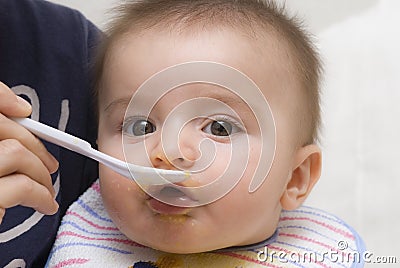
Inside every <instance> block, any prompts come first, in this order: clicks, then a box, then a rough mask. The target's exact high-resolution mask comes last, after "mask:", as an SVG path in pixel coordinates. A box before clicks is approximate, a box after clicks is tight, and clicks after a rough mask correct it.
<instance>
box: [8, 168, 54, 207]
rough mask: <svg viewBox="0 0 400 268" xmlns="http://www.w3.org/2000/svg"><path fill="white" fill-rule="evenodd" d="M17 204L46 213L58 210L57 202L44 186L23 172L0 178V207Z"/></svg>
mask: <svg viewBox="0 0 400 268" xmlns="http://www.w3.org/2000/svg"><path fill="white" fill-rule="evenodd" d="M17 205H22V206H26V207H31V208H34V209H35V210H37V211H39V212H41V213H43V214H46V215H52V214H54V213H56V212H57V210H58V204H57V202H56V201H55V200H54V199H53V197H52V195H51V193H50V192H49V191H48V189H47V188H46V187H44V186H43V185H41V184H39V183H37V182H35V181H33V180H31V179H30V178H29V177H27V176H25V175H23V174H11V175H9V176H6V177H3V178H1V179H0V207H1V208H10V207H14V206H17Z"/></svg>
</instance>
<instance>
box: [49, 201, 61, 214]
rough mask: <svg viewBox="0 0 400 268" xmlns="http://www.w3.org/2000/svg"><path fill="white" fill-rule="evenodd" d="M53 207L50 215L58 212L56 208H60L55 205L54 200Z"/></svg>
mask: <svg viewBox="0 0 400 268" xmlns="http://www.w3.org/2000/svg"><path fill="white" fill-rule="evenodd" d="M53 205H54V206H53V210H52V212H51V214H56V213H57V211H58V208H59V207H60V206H59V205H58V203H57V201H56V200H54V204H53Z"/></svg>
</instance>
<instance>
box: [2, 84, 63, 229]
mask: <svg viewBox="0 0 400 268" xmlns="http://www.w3.org/2000/svg"><path fill="white" fill-rule="evenodd" d="M31 112H32V107H31V106H30V105H29V103H28V102H26V101H25V100H24V99H22V98H20V97H18V96H17V95H15V94H14V93H13V92H12V91H11V89H10V88H8V87H7V86H6V85H5V84H3V83H1V82H0V224H1V221H2V219H3V217H4V214H5V211H6V209H7V208H10V207H13V206H17V205H22V206H26V207H31V208H34V209H35V210H37V211H39V212H41V213H44V214H47V215H51V214H54V213H56V212H57V210H58V204H57V202H56V201H55V199H54V198H55V191H54V188H53V185H52V182H51V176H50V174H51V173H53V172H55V171H56V170H57V169H58V162H57V160H56V159H55V158H54V157H53V156H52V155H51V154H50V153H49V152H48V151H47V150H46V148H45V146H44V145H43V144H42V143H41V142H40V140H39V139H38V138H36V137H35V136H34V135H33V134H32V133H30V132H29V131H28V130H26V129H25V128H24V127H22V126H20V125H19V124H17V123H15V122H14V121H12V120H10V119H8V117H27V116H29V115H30V113H31Z"/></svg>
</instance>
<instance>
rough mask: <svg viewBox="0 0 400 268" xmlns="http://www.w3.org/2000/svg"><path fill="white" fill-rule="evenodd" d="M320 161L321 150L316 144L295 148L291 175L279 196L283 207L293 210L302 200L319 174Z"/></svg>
mask: <svg viewBox="0 0 400 268" xmlns="http://www.w3.org/2000/svg"><path fill="white" fill-rule="evenodd" d="M321 162H322V154H321V150H320V149H319V147H318V146H317V145H316V144H310V145H306V146H304V147H301V148H300V149H298V150H297V152H296V153H295V157H294V162H293V164H294V165H293V171H292V177H291V179H290V180H289V182H288V184H287V185H286V189H285V191H284V193H283V195H282V197H281V205H282V208H283V209H286V210H293V209H296V208H298V207H299V206H300V205H301V204H302V203H303V202H304V200H305V199H306V198H307V196H308V194H309V193H310V192H311V190H312V188H313V187H314V185H315V183H316V182H317V181H318V179H319V177H320V175H321Z"/></svg>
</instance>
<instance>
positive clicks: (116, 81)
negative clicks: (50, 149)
mask: <svg viewBox="0 0 400 268" xmlns="http://www.w3.org/2000/svg"><path fill="white" fill-rule="evenodd" d="M260 44H262V46H261V45H260ZM190 61H213V62H218V63H223V64H226V65H228V66H232V67H234V68H236V69H238V70H239V71H241V72H243V73H245V74H246V75H247V76H249V77H250V78H251V79H252V80H253V81H254V82H255V83H256V84H257V85H258V87H259V88H260V89H261V91H262V94H264V96H265V98H266V99H267V100H268V101H269V104H270V106H271V109H272V111H273V114H274V117H275V120H276V135H277V138H276V152H275V158H274V163H273V165H272V168H271V170H270V173H269V175H268V178H267V179H266V180H265V182H264V183H263V184H262V186H261V187H260V188H259V189H258V190H257V191H256V192H254V193H249V191H248V188H249V183H250V181H251V179H252V178H253V175H254V172H255V170H256V168H257V165H263V163H259V159H260V157H259V156H260V150H261V147H262V142H263V140H262V135H261V133H260V130H259V126H258V124H257V120H256V118H255V116H254V114H253V113H252V110H251V108H250V107H248V106H247V104H246V103H245V102H244V101H243V100H242V99H241V98H240V97H238V96H237V95H236V94H234V93H232V92H231V91H229V90H228V89H225V88H222V87H218V86H215V85H211V84H206V83H195V84H190V85H185V86H181V87H178V88H176V89H174V90H172V91H170V92H168V93H167V94H166V95H165V96H163V97H162V98H161V99H160V100H159V101H158V102H157V103H154V104H155V106H154V108H153V109H152V111H151V112H150V114H146V116H143V114H133V115H128V116H127V117H126V118H124V115H125V111H126V109H127V106H128V103H129V101H130V99H131V97H132V95H133V94H134V93H135V91H136V90H137V89H138V87H139V86H140V85H141V84H142V83H143V82H144V81H145V80H146V79H148V78H149V77H150V76H151V75H153V74H155V73H157V72H159V71H161V70H163V69H165V68H167V67H170V66H173V65H176V64H180V63H184V62H190ZM288 62H289V59H288V58H287V56H286V53H285V51H284V49H282V48H280V47H279V46H278V45H277V44H276V42H275V39H273V38H272V37H266V38H265V40H264V38H263V40H262V42H261V41H257V42H256V41H255V40H254V39H250V38H249V37H247V36H243V35H242V34H239V33H238V32H235V31H232V30H227V29H224V30H222V29H220V30H219V31H215V32H210V31H205V32H204V33H198V34H190V33H186V34H184V33H181V34H174V33H170V32H167V31H165V32H164V31H157V30H150V31H146V32H144V33H141V34H140V35H139V34H131V35H130V36H128V37H126V38H124V39H122V40H119V41H118V42H117V43H116V45H115V46H114V47H113V49H112V54H111V57H110V58H109V61H108V63H107V64H106V70H105V76H104V78H105V79H104V82H105V88H106V89H105V90H104V92H102V93H101V96H100V99H99V107H100V111H99V114H100V117H99V133H98V146H99V149H100V150H101V151H103V152H105V153H108V154H110V155H113V156H115V157H117V158H119V159H122V160H124V155H123V143H122V135H123V132H125V134H128V135H129V137H130V142H131V143H132V144H133V145H134V147H133V148H137V150H135V151H134V152H129V154H130V157H129V161H130V162H133V163H135V164H139V165H144V166H153V167H157V168H161V169H175V168H176V167H179V168H182V169H185V170H191V169H192V168H194V167H195V166H196V160H198V159H199V158H200V156H201V153H204V152H200V149H199V145H200V143H201V142H202V141H204V140H209V141H212V142H213V144H214V147H213V148H214V149H213V151H212V153H213V154H214V158H213V161H212V162H210V165H209V166H208V167H207V168H206V169H204V170H203V171H202V172H199V173H196V174H195V175H193V178H192V179H191V183H194V184H195V185H196V186H199V185H202V184H206V183H209V182H211V181H212V180H214V179H215V178H217V177H218V176H220V175H222V174H223V173H224V171H225V170H226V168H227V167H228V166H229V165H235V163H231V162H230V161H231V160H230V159H231V151H230V149H231V148H235V146H236V145H237V146H238V147H236V148H246V150H247V151H248V157H246V160H247V164H246V167H245V170H244V173H243V176H242V177H241V179H240V181H239V183H238V184H237V186H236V187H235V188H234V189H233V190H232V191H230V192H229V193H227V194H226V195H224V196H223V197H222V198H220V199H219V200H217V201H216V202H212V203H209V204H206V205H203V206H198V207H193V208H184V207H174V206H169V205H165V204H163V203H161V202H159V201H157V200H155V199H154V198H151V196H149V195H147V194H146V193H145V192H144V191H142V190H141V188H140V187H139V186H138V185H137V184H136V183H135V182H133V181H132V180H129V179H127V178H124V177H122V176H120V175H118V174H117V173H115V172H113V171H112V170H110V169H108V168H106V167H104V166H100V178H101V180H100V182H101V192H102V196H103V199H104V204H105V206H106V208H107V210H108V212H109V214H110V216H111V218H112V219H113V220H114V222H115V223H116V225H117V226H118V227H119V228H120V230H121V231H122V232H123V233H125V234H126V235H127V236H128V237H129V238H131V239H132V240H134V241H136V242H138V243H141V244H144V245H147V246H150V247H153V248H156V249H160V250H163V251H168V252H175V253H191V252H202V251H209V250H214V249H217V248H224V247H229V246H237V245H246V244H252V243H256V242H259V241H261V240H264V239H266V238H268V237H269V236H271V235H272V234H273V233H274V231H275V228H276V225H277V222H278V220H279V214H280V211H281V209H282V204H281V199H282V196H284V195H285V192H286V190H287V184H288V182H289V180H290V178H291V177H292V171H293V169H294V167H293V166H294V165H295V164H294V162H295V155H296V149H297V147H296V146H297V145H296V143H297V139H296V131H298V130H296V129H295V127H294V126H297V124H295V121H294V120H296V118H295V108H294V107H293V106H294V105H291V104H293V103H295V102H296V98H297V97H298V96H297V94H296V92H297V91H298V90H297V87H298V83H297V82H296V80H295V78H294V77H293V75H292V76H290V75H289V74H290V71H291V67H290V64H289V63H288ZM150 94H151V92H150ZM197 98H209V99H213V100H218V101H219V102H220V103H221V104H225V105H226V106H228V107H230V108H231V110H232V112H224V113H221V114H219V113H216V112H214V111H209V112H208V111H207V107H206V106H205V107H203V111H201V113H200V114H201V116H199V117H193V118H192V119H191V120H189V121H188V122H185V124H184V125H181V126H179V127H181V131H180V135H179V139H178V144H176V142H175V143H169V142H168V140H163V141H164V142H165V143H166V144H163V143H162V139H161V137H162V133H161V130H162V127H163V124H164V123H165V121H166V120H167V118H168V120H171V118H170V117H171V116H177V118H176V121H179V118H178V117H179V113H176V114H175V115H171V114H173V109H174V108H176V107H179V105H181V104H182V103H184V102H185V101H188V100H193V99H197ZM131 105H134V103H133V104H131ZM196 109H199V108H198V107H197V108H196ZM204 115H205V116H204ZM124 120H125V122H124ZM172 121H174V118H172ZM123 123H124V127H122V124H123ZM233 144H234V145H235V146H232V145H233ZM135 146H136V147H135ZM163 146H167V147H168V148H169V149H168V150H163ZM240 146H244V147H240ZM164 149H165V148H164ZM239 164H240V163H238V165H239ZM189 184H190V183H189Z"/></svg>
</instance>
